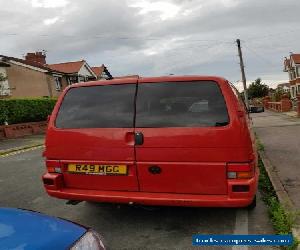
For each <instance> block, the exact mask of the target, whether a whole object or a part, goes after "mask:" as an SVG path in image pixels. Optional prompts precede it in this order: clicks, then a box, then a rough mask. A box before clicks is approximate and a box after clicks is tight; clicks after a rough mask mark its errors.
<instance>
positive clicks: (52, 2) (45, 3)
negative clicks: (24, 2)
mask: <svg viewBox="0 0 300 250" xmlns="http://www.w3.org/2000/svg"><path fill="white" fill-rule="evenodd" d="M29 1H30V2H31V5H32V7H35V8H58V7H65V6H67V5H68V4H69V1H67V0H29Z"/></svg>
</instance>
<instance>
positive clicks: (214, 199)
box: [43, 173, 258, 207]
mask: <svg viewBox="0 0 300 250" xmlns="http://www.w3.org/2000/svg"><path fill="white" fill-rule="evenodd" d="M45 179H46V180H49V179H52V180H53V185H46V184H44V186H45V188H46V191H47V193H48V194H49V195H50V196H53V197H56V198H60V199H66V200H78V201H95V202H108V203H130V204H132V203H133V204H134V203H136V204H142V205H150V206H186V207H246V206H248V205H249V204H250V203H251V202H252V200H253V198H254V196H255V194H256V191H257V183H258V181H257V180H258V173H256V175H255V177H254V178H252V179H247V180H228V194H226V195H202V194H201V195H200V194H199V195H195V194H174V193H149V192H129V191H105V190H82V189H74V188H65V187H63V180H62V175H60V174H49V173H46V174H45V175H44V176H43V180H45ZM44 183H45V181H44ZM48 183H49V182H48ZM233 185H248V186H249V191H248V192H232V186H233Z"/></svg>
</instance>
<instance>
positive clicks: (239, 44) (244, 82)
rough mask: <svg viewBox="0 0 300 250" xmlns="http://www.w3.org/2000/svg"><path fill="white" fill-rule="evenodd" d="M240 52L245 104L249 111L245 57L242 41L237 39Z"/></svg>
mask: <svg viewBox="0 0 300 250" xmlns="http://www.w3.org/2000/svg"><path fill="white" fill-rule="evenodd" d="M236 43H237V47H238V52H239V58H240V66H241V72H242V80H243V87H244V97H245V104H246V107H247V109H249V100H248V93H247V85H246V76H245V69H244V68H245V66H244V61H243V55H242V49H241V41H240V39H236Z"/></svg>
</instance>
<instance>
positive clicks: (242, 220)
mask: <svg viewBox="0 0 300 250" xmlns="http://www.w3.org/2000/svg"><path fill="white" fill-rule="evenodd" d="M233 234H248V210H247V209H245V208H244V209H243V208H241V209H237V210H236V213H235V227H234V231H233ZM232 249H233V250H248V246H233V247H232Z"/></svg>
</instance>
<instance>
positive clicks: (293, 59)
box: [283, 54, 300, 99]
mask: <svg viewBox="0 0 300 250" xmlns="http://www.w3.org/2000/svg"><path fill="white" fill-rule="evenodd" d="M283 71H284V72H287V73H288V74H289V83H290V93H291V98H292V99H296V96H297V94H300V54H290V56H289V58H287V57H285V59H284V69H283Z"/></svg>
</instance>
